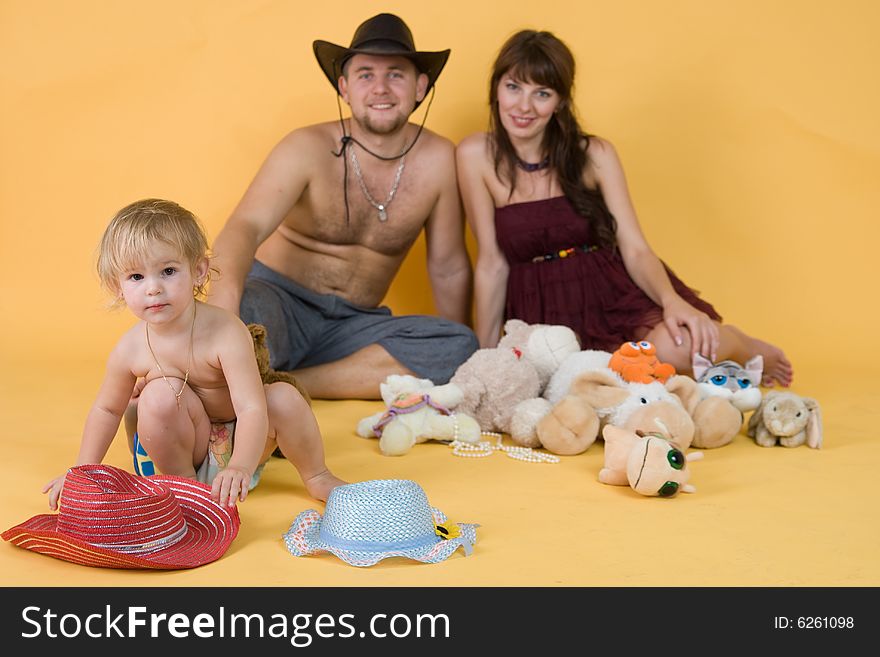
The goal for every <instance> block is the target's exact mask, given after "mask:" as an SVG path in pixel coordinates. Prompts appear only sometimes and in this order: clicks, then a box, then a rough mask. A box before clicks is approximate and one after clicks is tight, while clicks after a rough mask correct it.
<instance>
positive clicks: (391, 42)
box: [312, 14, 450, 107]
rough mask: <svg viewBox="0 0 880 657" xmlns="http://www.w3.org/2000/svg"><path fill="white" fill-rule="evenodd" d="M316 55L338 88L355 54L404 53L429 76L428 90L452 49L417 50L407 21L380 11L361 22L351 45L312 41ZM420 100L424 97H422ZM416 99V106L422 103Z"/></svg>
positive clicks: (331, 81) (337, 88)
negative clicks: (345, 68) (340, 79)
mask: <svg viewBox="0 0 880 657" xmlns="http://www.w3.org/2000/svg"><path fill="white" fill-rule="evenodd" d="M312 48H313V49H314V51H315V57H316V58H317V60H318V64H320V66H321V70H322V71H324V75H326V76H327V79H328V80H330V84H332V85H333V88H334V89H336V91H337V93H338V92H339V87H338V86H337V84H338V81H339V76H340V75H342V66H343V64H345V62H346V60H348V58H349V57H352V56H353V55H359V54H360V55H401V56H403V57H406V58H407V59H409V60H411V61H412V62H413V64H415V65H416V68H417V69H418V70H419V71H420V72H421V73H424V74H425V75H427V76H428V86H427V88H426V89H425V94H426V95H427V93H428V92H429V91H430V90H431V87H433V86H434V82H436V81H437V78H438V77H440V71H442V70H443V67H444V66H445V65H446V60H447V59H448V58H449V53H450V50H449V49H447V50H442V51H440V52H420V51H418V50H416V46H415V42H414V41H413V36H412V32H410V30H409V28H408V27H407V25H406V23H404V22H403V20H401V19H400V18H399V17H398V16H395V15H394V14H378V15H376V16H373V17H372V18H369V19H367V20H365V21H364V22H363V23H361V24H360V26H358V28H357V30H356V31H355V33H354V37H353V38H352V40H351V45H350V46H348V48H346V47H344V46H338V45H336V44H335V43H330V42H329V41H320V40H318V41H315V42H314V43H313V44H312ZM419 102H421V101H419ZM419 102H417V103H416V107H418V106H419Z"/></svg>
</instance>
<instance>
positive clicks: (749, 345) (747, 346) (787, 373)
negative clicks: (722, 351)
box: [722, 324, 794, 388]
mask: <svg viewBox="0 0 880 657" xmlns="http://www.w3.org/2000/svg"><path fill="white" fill-rule="evenodd" d="M722 329H727V331H728V333H727V335H728V336H729V339H732V340H733V342H732V343H731V342H728V345H730V346H732V354H731V355H730V356H725V357H726V358H733V359H734V360H736V361H737V362H741V364H745V362H746V361H747V360H748V359H749V358H753V357H754V356H757V355H758V354H761V356H762V357H763V358H764V373H763V376H762V378H761V385H763V386H765V387H767V388H772V387H773V386H774V385H776V384H777V383H778V384H779V385H781V386H785V387H786V388H787V387H788V386H790V385H791V380H792V378H793V377H794V369H793V368H792V366H791V361H790V360H788V358H786V357H785V354H784V353H783V351H782V349H780V348H779V347H777V346H776V345H772V344H770V343H769V342H764V341H763V340H759V339H758V338H753V337H752V336H750V335H747V334H746V333H744V332H743V331H742V330H740V329H738V328H737V327H736V326H733V325H731V324H724V325H722ZM740 359H742V360H741V361H740Z"/></svg>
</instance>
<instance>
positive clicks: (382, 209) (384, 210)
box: [351, 146, 406, 222]
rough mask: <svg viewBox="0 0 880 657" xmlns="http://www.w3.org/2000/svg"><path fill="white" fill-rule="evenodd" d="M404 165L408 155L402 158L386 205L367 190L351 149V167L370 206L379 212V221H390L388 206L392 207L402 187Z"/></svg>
mask: <svg viewBox="0 0 880 657" xmlns="http://www.w3.org/2000/svg"><path fill="white" fill-rule="evenodd" d="M404 164H406V155H404V156H402V157H401V158H400V164H399V165H398V166H397V173H396V174H394V182H393V183H391V191H389V192H388V198H386V199H385V202H384V203H379V202H377V201H376V199H374V198H373V196H372V194H370V191H369V190H368V189H367V185H366V183H365V182H364V176H363V174H362V173H361V165H360V163H359V162H358V159H357V154H356V153H355V149H354V146H352V147H351V166H352V168H354V175H355V176H356V177H357V179H358V183H360V186H361V191H362V192H363V193H364V197H365V198H366V199H367V201H369V202H370V205H372V206H373V207H374V208H376V210H378V211H379V221H382V222H385V221H388V206H389V205H391V201H393V200H394V194H396V193H397V186H398V185H400V176H401V174H403V167H404Z"/></svg>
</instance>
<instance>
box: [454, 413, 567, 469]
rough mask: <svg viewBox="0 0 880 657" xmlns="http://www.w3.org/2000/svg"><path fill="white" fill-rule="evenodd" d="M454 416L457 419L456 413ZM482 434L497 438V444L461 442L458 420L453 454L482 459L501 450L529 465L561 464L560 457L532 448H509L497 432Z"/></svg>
mask: <svg viewBox="0 0 880 657" xmlns="http://www.w3.org/2000/svg"><path fill="white" fill-rule="evenodd" d="M452 415H453V417H455V413H453V414H452ZM480 434H481V435H483V436H490V437H492V438H495V439H496V441H495V443H494V444H493V443H492V442H490V441H488V440H481V441H480V442H478V443H466V442H464V441H462V440H459V430H458V421H457V420H456V421H455V423H454V425H453V430H452V442H451V443H449V446H450V447H452V453H453V454H454V455H455V456H461V457H462V458H468V459H481V458H484V457H486V456H491V455H492V454H493V453H494V452H496V451H498V450H500V451H502V452H504V453H505V454H506V455H507V456H508V457H510V458H512V459H516V460H517V461H526V462H528V463H559V457H558V456H556V455H554V454H545V453H544V452H536V451H535V450H533V449H532V448H531V447H522V446H515V447H508V446H507V445H503V444H502V442H501V440H502V436H501V434H500V433H497V432H495V431H482V432H480Z"/></svg>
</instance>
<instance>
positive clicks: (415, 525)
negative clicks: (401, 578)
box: [284, 479, 479, 566]
mask: <svg viewBox="0 0 880 657" xmlns="http://www.w3.org/2000/svg"><path fill="white" fill-rule="evenodd" d="M477 527H479V525H473V524H464V523H462V524H455V523H448V522H447V519H446V516H445V515H444V514H443V512H442V511H440V510H439V509H435V508H433V507H431V506H430V505H429V504H428V497H427V495H425V491H424V490H422V487H421V486H419V485H418V484H417V483H416V482H414V481H409V480H407V479H376V480H372V481H362V482H359V483H356V484H346V485H344V486H337V487H336V488H334V489H333V490H332V491H330V496H329V498H328V499H327V509H326V511H325V512H324V517H323V518H322V517H321V514H319V513H318V512H317V511H315V510H314V509H309V510H308V511H303V512H302V513H300V514H299V515H298V516H297V517H296V520H294V521H293V524H292V525H291V526H290V529H289V530H288V531H287V533H286V534H284V542H285V543H286V544H287V549H288V550H290V553H291V554H293V555H294V556H297V557H302V556H305V555H308V554H315V553H316V552H331V553H332V554H335V555H336V556H337V557H339V558H340V559H342V560H343V561H345V562H346V563H348V564H351V565H352V566H372V565H374V564H376V563H377V562H379V561H380V560H382V559H387V558H388V557H407V558H409V559H414V560H416V561H422V562H425V563H437V562H438V561H443V560H444V559H447V558H448V557H449V556H450V555H451V554H452V553H453V552H455V551H456V550H457V549H458V548H459V547H461V548H464V551H465V554H466V555H467V554H470V553H471V551H472V549H473V544H474V543H475V542H476V540H477V532H476V528H477Z"/></svg>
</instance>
